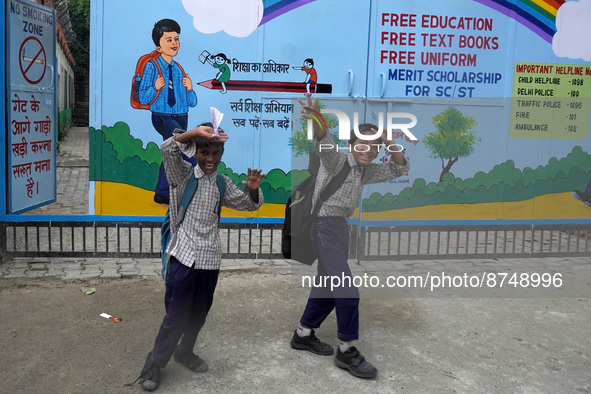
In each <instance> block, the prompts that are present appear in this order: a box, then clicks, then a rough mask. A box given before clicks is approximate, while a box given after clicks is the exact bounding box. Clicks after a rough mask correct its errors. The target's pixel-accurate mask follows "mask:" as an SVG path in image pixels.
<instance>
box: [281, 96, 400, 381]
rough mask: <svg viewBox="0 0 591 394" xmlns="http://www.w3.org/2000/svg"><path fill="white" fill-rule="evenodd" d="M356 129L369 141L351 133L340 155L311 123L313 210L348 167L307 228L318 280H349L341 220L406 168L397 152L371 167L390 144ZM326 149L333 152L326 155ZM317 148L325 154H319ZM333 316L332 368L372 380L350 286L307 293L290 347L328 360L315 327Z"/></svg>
mask: <svg viewBox="0 0 591 394" xmlns="http://www.w3.org/2000/svg"><path fill="white" fill-rule="evenodd" d="M307 96H308V103H307V105H306V104H304V103H303V102H302V101H300V104H301V105H302V117H304V118H306V119H313V116H312V114H311V112H312V111H311V110H316V109H318V99H315V100H314V102H312V99H311V97H310V94H309V93H308V95H307ZM358 128H359V132H360V133H361V134H365V135H373V136H374V138H372V139H370V140H362V139H360V138H358V137H357V135H355V133H354V132H353V131H352V132H351V138H350V140H349V147H350V148H351V149H350V152H349V153H343V152H340V151H339V150H338V148H337V147H336V146H335V145H334V142H333V140H332V137H331V135H330V133H329V132H327V130H324V129H323V128H321V127H319V123H316V122H315V123H314V142H315V145H316V151H317V152H318V153H319V156H320V160H321V166H320V169H319V170H318V177H317V180H316V188H315V190H314V195H313V202H314V204H316V203H317V201H318V199H319V196H320V191H321V190H322V189H323V188H324V187H325V186H326V185H327V184H328V183H329V182H330V180H331V179H333V178H334V177H335V176H336V175H337V174H338V173H339V171H340V170H341V169H342V168H343V165H344V164H345V162H347V163H348V164H349V165H350V167H351V169H350V171H349V174H348V175H347V178H345V181H344V182H343V184H342V185H341V186H340V187H339V189H337V191H336V192H335V193H334V194H333V195H332V196H331V197H330V198H328V199H327V200H326V201H325V202H324V203H323V205H322V206H321V208H320V211H319V213H318V217H317V219H316V220H315V222H314V224H313V226H312V231H311V242H312V246H313V247H314V248H315V250H316V251H317V252H318V276H319V277H322V278H326V277H332V276H335V277H339V278H341V277H343V276H347V277H350V278H351V270H350V268H349V264H348V262H347V256H348V255H349V227H348V225H347V220H346V219H347V218H348V217H350V216H351V215H352V214H353V212H354V210H355V208H357V205H358V201H359V197H360V195H361V192H362V190H363V186H364V185H367V184H370V183H381V182H385V181H388V180H390V179H394V178H397V177H399V176H401V175H404V174H406V173H407V172H408V169H409V167H410V163H409V162H408V159H407V158H406V157H405V156H404V155H403V154H402V153H401V152H392V158H391V160H390V162H389V163H381V164H376V163H372V161H373V160H374V159H375V158H376V157H377V154H378V148H379V147H380V146H381V144H382V143H383V144H385V145H386V146H393V145H394V140H388V139H387V133H386V131H385V130H384V131H382V133H378V131H377V129H378V128H377V126H375V125H372V124H362V125H359V126H358ZM330 145H332V146H333V149H327V147H328V146H330ZM358 145H365V146H364V147H361V146H358ZM320 146H323V147H324V148H325V149H321V148H320ZM356 147H357V148H356ZM333 310H335V311H336V316H337V326H338V338H339V346H338V350H337V355H336V358H335V363H336V365H337V366H339V367H340V368H343V369H346V370H348V371H349V372H350V373H351V374H353V375H354V376H357V377H361V378H373V377H375V376H377V372H378V371H377V369H376V368H375V367H374V366H373V365H372V364H371V363H369V362H368V361H366V360H365V358H364V357H363V356H362V355H361V353H359V351H358V350H357V349H356V347H355V346H353V345H354V341H356V340H357V339H358V338H359V290H358V289H357V288H356V287H355V286H348V287H347V286H341V287H337V288H334V289H332V291H331V289H327V288H321V287H312V289H311V291H310V296H309V298H308V303H307V305H306V308H305V310H304V312H303V314H302V317H301V319H300V324H299V326H298V328H297V329H296V330H295V332H294V334H293V337H292V340H291V347H292V348H294V349H298V350H308V351H310V352H312V353H314V354H319V355H324V356H329V355H332V354H333V353H334V350H333V348H332V346H331V345H329V344H328V343H325V342H321V341H320V340H319V339H318V338H317V337H316V335H315V333H314V329H315V328H318V327H320V325H321V324H322V322H323V321H324V320H325V319H326V318H327V317H328V315H329V314H330V313H332V311H333Z"/></svg>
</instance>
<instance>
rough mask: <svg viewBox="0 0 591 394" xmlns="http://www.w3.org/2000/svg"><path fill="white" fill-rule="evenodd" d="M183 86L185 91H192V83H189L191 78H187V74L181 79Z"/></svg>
mask: <svg viewBox="0 0 591 394" xmlns="http://www.w3.org/2000/svg"><path fill="white" fill-rule="evenodd" d="M183 86H184V87H185V88H186V89H187V90H193V82H192V81H191V78H189V75H188V74H185V76H184V77H183Z"/></svg>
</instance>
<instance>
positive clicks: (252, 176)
mask: <svg viewBox="0 0 591 394" xmlns="http://www.w3.org/2000/svg"><path fill="white" fill-rule="evenodd" d="M262 172H263V170H259V169H258V168H255V169H254V170H251V169H250V167H248V172H247V173H246V180H245V181H242V184H243V185H244V187H246V188H247V189H249V190H257V189H258V188H259V186H260V184H261V180H262V179H263V177H264V176H265V175H266V174H262Z"/></svg>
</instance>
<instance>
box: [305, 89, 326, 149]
mask: <svg viewBox="0 0 591 394" xmlns="http://www.w3.org/2000/svg"><path fill="white" fill-rule="evenodd" d="M306 97H307V98H308V104H307V105H306V104H304V102H303V101H302V100H300V99H298V102H299V103H300V105H301V106H302V110H301V114H302V117H303V118H304V119H312V120H313V121H314V122H312V124H313V129H314V135H315V136H316V141H320V140H321V139H323V138H324V136H325V135H326V130H324V127H322V126H321V125H320V122H319V121H318V119H317V118H316V117H314V113H317V114H318V110H319V109H320V108H319V106H318V97H316V98H314V101H313V102H312V96H311V95H310V93H306Z"/></svg>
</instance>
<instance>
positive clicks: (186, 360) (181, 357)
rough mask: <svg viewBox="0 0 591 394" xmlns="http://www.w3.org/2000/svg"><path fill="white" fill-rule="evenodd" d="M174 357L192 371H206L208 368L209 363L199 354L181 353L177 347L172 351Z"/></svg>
mask: <svg viewBox="0 0 591 394" xmlns="http://www.w3.org/2000/svg"><path fill="white" fill-rule="evenodd" d="M174 359H175V360H176V361H178V362H179V363H181V364H183V365H184V366H185V367H187V368H189V369H190V370H191V371H193V372H207V371H208V370H209V365H207V363H206V362H205V361H204V360H202V359H201V358H200V357H199V356H197V355H196V354H194V353H193V352H191V354H189V355H185V354H182V353H181V352H180V351H179V348H178V347H177V348H176V351H175V352H174Z"/></svg>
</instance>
